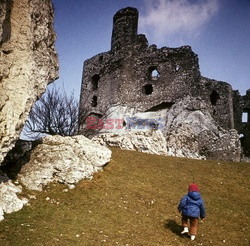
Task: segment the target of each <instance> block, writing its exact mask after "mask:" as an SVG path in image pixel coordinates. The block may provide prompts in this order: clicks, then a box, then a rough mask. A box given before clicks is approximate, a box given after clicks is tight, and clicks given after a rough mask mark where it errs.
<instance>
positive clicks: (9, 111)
mask: <svg viewBox="0 0 250 246" xmlns="http://www.w3.org/2000/svg"><path fill="white" fill-rule="evenodd" d="M0 7H1V13H0V63H1V67H0V163H1V162H2V161H3V158H4V156H5V155H6V153H7V152H8V151H9V150H10V149H11V148H12V147H13V146H14V144H15V141H16V140H17V139H18V137H19V135H20V132H21V130H22V127H23V125H24V122H25V120H26V119H27V115H28V113H29V111H30V108H31V106H32V104H33V103H34V102H35V101H36V100H37V98H38V97H39V96H40V95H41V94H42V93H43V92H44V91H45V88H46V86H47V84H48V83H50V82H52V81H54V80H55V79H56V78H57V77H58V59H57V55H56V52H55V47H54V43H55V38H56V35H55V33H54V29H53V18H54V14H53V8H52V4H51V1H50V0H44V1H40V0H5V1H1V3H0Z"/></svg>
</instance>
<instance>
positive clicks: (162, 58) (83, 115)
mask: <svg viewBox="0 0 250 246" xmlns="http://www.w3.org/2000/svg"><path fill="white" fill-rule="evenodd" d="M138 16H139V13H138V11H137V9H135V8H131V7H128V8H125V9H121V10H120V11H118V12H117V13H116V14H115V15H114V18H113V32H112V39H111V50H110V51H108V52H104V53H100V54H98V55H96V56H94V57H92V58H91V59H88V60H86V61H85V62H84V71H83V77H82V87H81V98H80V116H79V117H80V118H79V119H80V120H79V121H80V124H79V131H80V133H82V134H86V131H85V130H86V119H87V117H95V118H97V119H105V118H107V117H109V116H108V115H107V112H108V111H109V110H110V108H112V107H116V106H117V105H121V106H126V107H128V108H130V109H131V108H133V109H134V110H136V111H138V112H145V113H147V112H157V111H161V110H164V109H165V110H169V109H171V107H172V106H173V105H174V104H175V103H176V102H177V101H179V100H181V99H183V98H186V97H188V96H189V97H191V98H199V99H201V100H202V101H204V102H206V110H207V111H208V112H209V113H210V115H211V116H212V118H213V119H214V121H215V122H216V124H217V125H218V127H221V128H223V129H225V130H227V131H229V130H231V129H236V130H237V131H238V134H242V135H241V136H242V146H243V149H244V153H245V155H247V156H250V149H249V148H250V143H249V141H250V140H249V139H250V116H249V114H250V90H248V91H247V93H246V95H245V96H241V95H240V94H239V92H238V91H234V90H233V89H232V87H231V85H230V84H228V83H226V82H222V81H216V80H213V79H209V78H205V77H203V76H202V75H201V74H200V70H199V63H198V56H197V54H195V53H194V52H193V51H192V49H191V47H190V46H182V47H179V48H168V47H162V48H160V49H158V48H157V46H156V45H150V46H149V44H148V41H147V38H146V37H145V35H143V34H138V33H137V29H138ZM243 113H244V114H246V116H247V121H246V122H242V115H243ZM126 125H127V122H126V120H125V119H124V121H123V127H124V128H126ZM96 133H97V131H96V130H95V131H92V133H91V134H92V135H95V134H96Z"/></svg>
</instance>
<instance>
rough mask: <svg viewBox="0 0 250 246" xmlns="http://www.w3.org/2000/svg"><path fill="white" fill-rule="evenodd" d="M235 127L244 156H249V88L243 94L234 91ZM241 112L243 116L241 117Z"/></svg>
mask: <svg viewBox="0 0 250 246" xmlns="http://www.w3.org/2000/svg"><path fill="white" fill-rule="evenodd" d="M233 99H234V120H235V129H237V131H238V133H239V134H241V144H242V148H243V150H244V154H245V155H246V156H248V157H249V156H250V90H247V92H246V95H245V96H241V95H240V94H239V92H238V91H234V98H233ZM243 114H245V115H244V117H243Z"/></svg>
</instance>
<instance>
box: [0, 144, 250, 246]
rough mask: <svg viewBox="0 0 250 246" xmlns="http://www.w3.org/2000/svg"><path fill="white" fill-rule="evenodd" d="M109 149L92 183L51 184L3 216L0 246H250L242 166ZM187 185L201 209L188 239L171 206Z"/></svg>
mask: <svg viewBox="0 0 250 246" xmlns="http://www.w3.org/2000/svg"><path fill="white" fill-rule="evenodd" d="M112 150H113V154H112V160H111V162H110V163H109V165H107V166H106V167H105V170H104V171H103V172H100V173H98V174H96V175H95V176H94V179H93V180H92V181H82V182H80V183H79V184H78V185H77V186H76V188H75V189H73V190H69V191H68V192H62V191H63V189H65V188H67V187H65V186H63V185H58V184H53V185H50V186H49V187H47V188H46V192H42V193H34V194H36V197H37V199H36V200H32V201H31V205H30V206H26V207H25V208H24V209H23V210H21V211H19V212H16V213H13V214H10V215H7V216H6V219H5V220H4V221H3V222H1V223H0V227H1V232H0V245H3V246H8V245H11V246H19V245H22V246H26V245H37V246H38V245H39V246H40V245H48V246H50V245H60V246H64V245H65V246H66V245H67V246H68V245H69V246H71V245H72V246H73V245H95V246H96V245H143V246H144V245H169V246H172V245H216V246H217V245H225V246H228V245H232V246H235V245H249V229H250V228H249V208H250V207H249V204H250V193H249V188H250V187H249V174H250V165H249V163H228V162H227V163H226V162H218V161H199V160H190V159H185V158H174V157H163V156H155V155H149V154H142V153H139V152H134V151H122V150H119V149H112ZM192 181H195V182H197V183H198V184H199V186H200V190H201V192H202V195H203V198H204V201H205V205H206V209H207V218H206V219H205V221H204V223H203V224H199V229H198V236H197V239H196V240H195V241H194V242H191V241H190V239H189V238H188V237H185V236H181V235H180V231H181V230H182V228H181V226H180V214H179V213H178V212H177V209H176V207H177V205H178V203H179V200H180V199H181V197H182V196H183V195H184V194H185V193H186V191H187V187H188V185H189V183H191V182H192ZM28 193H29V194H31V192H30V191H29V192H28ZM26 195H27V194H26ZM46 197H49V198H50V200H49V201H47V200H46Z"/></svg>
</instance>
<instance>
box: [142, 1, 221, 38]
mask: <svg viewBox="0 0 250 246" xmlns="http://www.w3.org/2000/svg"><path fill="white" fill-rule="evenodd" d="M218 8H219V5H218V0H198V1H196V0H147V4H146V13H145V14H144V15H141V16H140V19H139V29H140V32H142V33H145V34H146V35H147V36H149V37H150V38H151V39H152V40H153V41H157V42H159V43H161V42H162V41H163V40H164V39H166V37H167V36H170V35H176V34H177V35H180V38H181V36H185V35H189V36H193V35H197V33H199V31H200V30H201V29H202V27H203V26H204V24H206V23H207V22H208V21H209V19H210V18H211V17H213V16H214V15H215V13H216V12H217V10H218Z"/></svg>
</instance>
